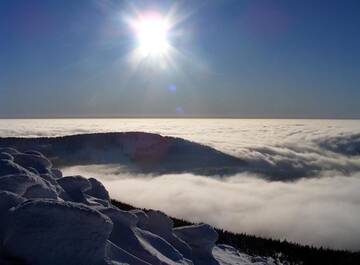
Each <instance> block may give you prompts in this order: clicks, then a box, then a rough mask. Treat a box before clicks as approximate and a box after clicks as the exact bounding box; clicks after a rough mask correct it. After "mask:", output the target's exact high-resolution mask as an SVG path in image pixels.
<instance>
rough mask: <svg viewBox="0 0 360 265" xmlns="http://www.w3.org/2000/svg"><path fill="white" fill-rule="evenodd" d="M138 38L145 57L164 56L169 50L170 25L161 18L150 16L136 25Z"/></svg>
mask: <svg viewBox="0 0 360 265" xmlns="http://www.w3.org/2000/svg"><path fill="white" fill-rule="evenodd" d="M134 27H135V31H136V36H137V40H138V45H139V49H140V51H141V53H142V54H143V55H145V56H149V55H151V56H154V55H164V54H165V53H166V52H167V50H168V48H169V42H168V36H167V34H168V30H169V28H170V27H169V25H168V23H167V22H166V20H165V19H164V18H162V17H161V16H148V17H143V18H141V19H139V20H138V21H137V22H136V23H135V25H134Z"/></svg>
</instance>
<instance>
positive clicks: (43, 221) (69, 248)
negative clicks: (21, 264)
mask: <svg viewBox="0 0 360 265" xmlns="http://www.w3.org/2000/svg"><path fill="white" fill-rule="evenodd" d="M9 212H10V214H9V218H8V222H7V224H6V228H5V229H4V232H5V235H4V237H3V238H4V239H3V247H4V249H5V251H6V253H7V254H8V255H10V256H14V257H19V258H20V259H23V260H25V261H26V262H27V263H28V264H37V265H49V264H51V265H64V264H67V265H85V264H88V265H93V264H94V265H95V264H96V265H97V264H104V259H105V244H106V240H107V239H108V237H109V235H110V233H111V230H112V222H111V220H110V219H109V218H108V217H106V216H105V215H103V214H101V213H100V212H98V211H95V210H93V209H91V208H89V207H86V206H84V205H81V204H75V203H70V202H60V201H55V200H38V201H26V202H24V203H22V204H20V205H18V206H17V207H16V208H12V209H10V210H9Z"/></svg>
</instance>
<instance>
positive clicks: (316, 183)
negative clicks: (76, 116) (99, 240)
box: [0, 119, 360, 250]
mask: <svg viewBox="0 0 360 265" xmlns="http://www.w3.org/2000/svg"><path fill="white" fill-rule="evenodd" d="M109 131H146V132H153V133H159V134H162V135H170V136H176V137H182V138H185V139H188V140H192V141H195V142H199V143H202V144H206V145H209V146H212V147H214V148H216V149H218V150H221V151H223V152H225V153H228V154H231V155H233V156H236V157H240V158H242V159H243V160H245V161H246V162H248V164H249V165H250V166H249V169H248V171H247V172H242V173H239V174H236V175H233V176H230V177H225V178H224V177H223V178H221V177H217V176H212V177H205V176H198V175H192V174H177V175H162V176H156V175H141V174H137V175H129V174H127V173H125V172H126V171H125V170H123V168H121V167H119V166H118V165H92V166H81V165H79V166H75V167H71V168H66V169H64V171H65V174H68V175H75V174H80V175H84V176H89V177H90V176H91V177H97V178H98V179H99V180H101V181H102V182H103V183H104V184H105V186H106V187H107V189H108V190H109V191H110V193H111V196H112V197H113V198H116V199H119V200H121V201H124V202H127V203H130V204H134V205H136V206H139V207H146V208H155V209H160V210H163V211H165V212H166V213H168V214H170V215H173V216H176V217H180V218H185V219H189V220H192V221H196V222H200V221H201V222H207V223H210V224H212V225H215V226H217V227H221V228H225V229H228V230H231V231H235V232H244V233H249V234H256V235H261V236H266V237H275V238H281V239H284V238H286V239H288V240H291V241H296V242H300V243H306V244H314V245H317V246H320V245H321V246H327V247H332V248H341V249H343V248H346V249H352V250H359V249H360V229H359V228H360V225H359V224H360V192H359V190H360V121H351V120H236V119H229V120H220V119H219V120H212V119H209V120H195V119H194V120H193V119H189V120H181V119H172V120H164V119H142V120H141V119H126V120H125V119H122V120H116V119H109V120H92V119H88V120H0V136H3V137H5V136H19V137H38V136H59V135H69V134H79V133H87V132H109ZM179 163H181V161H179Z"/></svg>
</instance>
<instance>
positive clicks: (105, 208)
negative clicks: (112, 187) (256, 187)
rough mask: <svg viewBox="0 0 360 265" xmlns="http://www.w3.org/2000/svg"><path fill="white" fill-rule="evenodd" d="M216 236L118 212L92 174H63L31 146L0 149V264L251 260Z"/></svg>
mask: <svg viewBox="0 0 360 265" xmlns="http://www.w3.org/2000/svg"><path fill="white" fill-rule="evenodd" d="M217 237H218V236H217V233H216V232H215V230H214V229H213V228H212V227H210V226H209V225H205V224H201V225H192V226H186V227H179V228H175V229H174V228H173V221H172V220H171V219H170V218H169V217H168V216H167V215H165V214H164V213H162V212H160V211H153V210H149V211H146V212H144V211H141V210H133V211H123V210H120V209H118V208H116V207H115V206H113V205H112V204H111V200H110V197H109V193H108V192H107V190H106V189H105V187H104V186H103V185H102V184H101V183H100V182H99V181H98V180H96V179H93V178H90V179H86V178H83V177H81V176H65V177H63V176H62V173H61V171H60V170H58V169H53V168H52V163H51V162H50V161H49V160H48V159H47V158H46V157H45V156H43V155H42V154H41V153H40V152H38V151H36V150H31V151H26V152H24V153H21V152H19V151H17V150H15V149H13V148H0V264H1V265H3V264H4V265H14V264H27V265H49V264H51V265H65V264H66V265H121V264H130V265H219V264H220V265H228V264H250V263H251V259H250V257H249V256H244V255H242V254H240V253H239V252H238V251H237V250H235V249H233V248H231V247H228V246H215V242H216V240H217ZM248 261H249V263H246V262H248ZM264 262H267V261H266V259H265V258H261V257H259V259H256V262H255V263H254V264H270V265H272V263H264Z"/></svg>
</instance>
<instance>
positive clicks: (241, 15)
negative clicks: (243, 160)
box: [0, 0, 360, 118]
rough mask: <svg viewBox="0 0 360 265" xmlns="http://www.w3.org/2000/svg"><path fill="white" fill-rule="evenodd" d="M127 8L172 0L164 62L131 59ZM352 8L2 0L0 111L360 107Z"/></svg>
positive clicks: (285, 112)
mask: <svg viewBox="0 0 360 265" xmlns="http://www.w3.org/2000/svg"><path fill="white" fill-rule="evenodd" d="M134 10H137V12H140V13H144V12H148V11H156V12H158V13H162V14H164V15H165V14H168V13H169V11H170V10H174V11H173V18H175V19H179V22H178V23H177V24H176V25H174V27H173V28H172V30H171V31H170V32H169V42H170V44H171V45H172V47H173V48H174V50H175V51H176V52H175V53H174V54H173V55H170V59H171V63H166V64H164V63H163V62H161V60H155V59H154V60H149V59H143V60H142V61H141V62H140V63H138V64H136V65H135V64H134V62H132V61H131V60H129V54H131V52H132V51H133V50H134V49H135V48H136V46H137V43H136V40H135V36H134V32H133V31H132V30H131V28H130V27H129V25H128V24H127V23H126V22H125V18H126V17H132V16H135V12H134ZM359 13H360V2H359V1H355V0H354V1H352V0H346V1H340V0H339V1H335V0H327V1H320V0H313V1H311V0H304V1H296V0H278V1H272V0H234V1H232V0H227V1H215V0H213V1H211V0H210V1H152V2H151V3H150V2H149V1H85V0H78V1H70V0H68V1H45V0H44V1H38V0H34V1H25V0H9V1H7V0H2V1H0V116H1V117H64V116H65V117H78V116H88V117H93V116H206V117H207V116H231V117H243V118H246V117H249V118H256V117H264V118H359V117H360V104H359V99H360V86H359V84H360V50H359V49H360V48H359V47H360V16H358V14H359ZM175 19H174V20H175Z"/></svg>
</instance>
